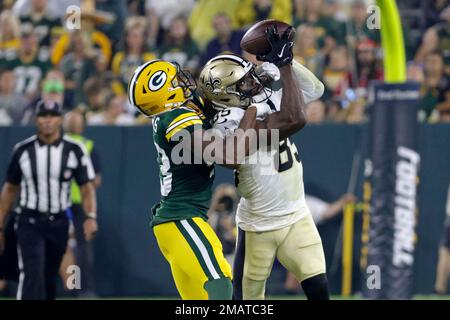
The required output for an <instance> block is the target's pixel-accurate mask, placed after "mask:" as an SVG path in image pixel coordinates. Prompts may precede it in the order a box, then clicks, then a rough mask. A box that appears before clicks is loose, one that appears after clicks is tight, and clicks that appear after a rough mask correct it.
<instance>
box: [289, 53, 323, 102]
mask: <svg viewBox="0 0 450 320" xmlns="http://www.w3.org/2000/svg"><path fill="white" fill-rule="evenodd" d="M292 68H293V69H294V73H295V77H296V78H297V81H298V83H299V84H300V88H301V90H302V93H303V99H304V100H305V103H310V102H311V101H314V100H317V99H319V98H320V97H321V96H322V95H323V92H324V90H325V87H324V85H323V83H322V82H321V81H320V80H319V79H317V77H316V76H315V75H314V73H312V72H311V71H309V70H308V69H307V68H306V67H305V66H303V65H302V64H301V63H298V62H297V61H295V60H293V61H292Z"/></svg>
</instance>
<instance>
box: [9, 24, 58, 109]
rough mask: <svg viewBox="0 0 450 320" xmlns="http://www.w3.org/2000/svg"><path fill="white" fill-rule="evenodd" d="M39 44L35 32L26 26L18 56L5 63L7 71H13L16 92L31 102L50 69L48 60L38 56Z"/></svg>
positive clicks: (23, 29)
mask: <svg viewBox="0 0 450 320" xmlns="http://www.w3.org/2000/svg"><path fill="white" fill-rule="evenodd" d="M38 51H39V43H38V38H37V35H36V33H35V30H34V29H33V28H32V27H30V26H28V27H23V28H22V36H21V45H20V51H19V56H18V57H17V58H16V59H13V60H11V61H8V62H7V67H8V69H12V70H14V74H15V79H16V92H17V93H19V94H22V95H24V96H25V97H26V98H27V99H28V101H31V100H32V99H33V98H35V97H36V96H37V95H38V94H39V85H40V81H41V79H42V78H43V77H44V76H45V74H46V73H47V71H48V70H49V69H50V67H51V64H50V62H49V61H48V60H46V59H42V58H41V57H39V56H38Z"/></svg>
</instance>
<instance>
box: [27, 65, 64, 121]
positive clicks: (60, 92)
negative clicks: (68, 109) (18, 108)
mask: <svg viewBox="0 0 450 320" xmlns="http://www.w3.org/2000/svg"><path fill="white" fill-rule="evenodd" d="M41 99H42V100H44V101H54V102H57V103H58V104H59V105H60V106H62V107H63V108H65V105H64V74H63V73H62V72H61V71H59V70H57V69H52V70H50V71H49V72H48V73H47V75H46V76H45V79H44V80H43V81H42V89H41V94H40V95H39V96H37V97H36V98H35V99H33V100H32V101H31V103H29V104H28V105H27V107H26V109H25V111H24V113H23V116H22V119H21V121H20V123H21V124H22V125H30V124H33V123H34V122H35V119H36V117H35V116H36V115H35V106H36V103H37V101H39V100H41Z"/></svg>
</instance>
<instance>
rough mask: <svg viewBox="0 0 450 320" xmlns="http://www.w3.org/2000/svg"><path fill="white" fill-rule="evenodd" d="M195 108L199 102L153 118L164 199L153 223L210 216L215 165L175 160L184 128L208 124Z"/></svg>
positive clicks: (192, 129) (196, 127)
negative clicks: (178, 136)
mask: <svg viewBox="0 0 450 320" xmlns="http://www.w3.org/2000/svg"><path fill="white" fill-rule="evenodd" d="M195 110H197V108H196V107H195V106H193V105H186V106H184V107H180V108H177V109H174V110H171V111H169V112H165V113H163V114H161V115H159V116H157V117H155V118H154V119H153V141H154V143H155V147H156V150H157V151H158V164H159V177H160V185H161V201H160V203H159V204H157V205H156V206H154V207H153V208H152V211H153V220H152V225H153V226H154V225H157V224H161V223H164V222H168V221H175V220H183V219H189V218H193V217H202V218H204V219H205V220H206V219H207V215H206V214H207V212H208V208H209V201H210V199H211V187H212V183H213V180H214V165H207V164H205V163H202V164H189V163H187V164H186V163H181V164H175V163H174V161H172V160H174V159H172V150H173V148H174V147H175V146H176V145H177V144H178V143H180V142H178V141H177V140H178V139H177V134H179V133H180V131H182V130H186V131H187V132H189V133H192V132H193V131H194V130H197V129H199V128H205V129H206V128H207V127H206V126H207V124H206V121H204V120H205V119H204V116H203V115H202V114H201V113H198V112H197V111H195ZM174 153H175V152H174ZM191 160H192V157H191ZM176 162H178V161H176ZM190 163H194V162H190Z"/></svg>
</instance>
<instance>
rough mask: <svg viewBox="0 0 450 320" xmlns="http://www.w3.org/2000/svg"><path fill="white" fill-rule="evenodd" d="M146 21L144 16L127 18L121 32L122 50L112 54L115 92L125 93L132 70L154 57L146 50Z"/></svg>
mask: <svg viewBox="0 0 450 320" xmlns="http://www.w3.org/2000/svg"><path fill="white" fill-rule="evenodd" d="M146 30H147V22H146V19H145V18H144V17H130V18H128V20H127V22H126V26H125V32H124V34H123V48H122V51H119V52H117V53H116V54H115V55H114V58H113V61H112V66H111V68H112V72H113V74H114V76H115V77H116V78H117V79H118V82H119V83H118V88H117V90H116V92H117V93H118V94H121V95H126V90H127V86H128V82H129V81H130V78H131V76H132V75H133V72H134V70H136V68H137V67H138V66H140V65H141V64H143V63H144V62H146V61H149V60H152V59H155V55H154V54H153V53H150V52H149V50H147V45H146V43H145V40H146V39H147V32H146Z"/></svg>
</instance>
